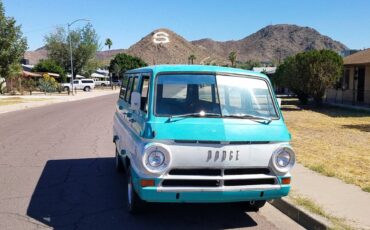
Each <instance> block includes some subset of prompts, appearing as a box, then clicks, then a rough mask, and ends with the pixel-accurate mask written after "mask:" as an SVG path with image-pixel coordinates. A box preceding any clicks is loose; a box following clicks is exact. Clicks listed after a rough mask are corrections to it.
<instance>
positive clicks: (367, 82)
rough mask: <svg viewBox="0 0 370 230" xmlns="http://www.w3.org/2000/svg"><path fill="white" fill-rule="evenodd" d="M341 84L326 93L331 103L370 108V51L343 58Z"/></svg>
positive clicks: (366, 50) (327, 99)
mask: <svg viewBox="0 0 370 230" xmlns="http://www.w3.org/2000/svg"><path fill="white" fill-rule="evenodd" d="M343 64H344V71H343V77H342V79H341V82H340V84H338V85H337V87H336V88H331V89H328V90H327V91H326V101H327V102H330V103H340V104H352V105H360V106H370V49H365V50H362V51H359V52H357V53H354V54H351V55H349V56H347V57H344V58H343Z"/></svg>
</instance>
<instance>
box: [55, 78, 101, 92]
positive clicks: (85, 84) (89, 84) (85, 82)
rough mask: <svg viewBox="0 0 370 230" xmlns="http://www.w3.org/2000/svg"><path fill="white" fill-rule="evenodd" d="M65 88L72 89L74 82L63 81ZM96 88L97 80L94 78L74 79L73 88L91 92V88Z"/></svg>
mask: <svg viewBox="0 0 370 230" xmlns="http://www.w3.org/2000/svg"><path fill="white" fill-rule="evenodd" d="M61 86H62V88H63V90H71V89H72V84H71V83H62V84H61ZM94 88H95V82H94V80H93V79H79V80H73V89H78V90H83V91H86V92H89V91H90V90H92V89H94Z"/></svg>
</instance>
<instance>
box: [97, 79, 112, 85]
mask: <svg viewBox="0 0 370 230" xmlns="http://www.w3.org/2000/svg"><path fill="white" fill-rule="evenodd" d="M108 85H110V81H104V80H95V86H108Z"/></svg>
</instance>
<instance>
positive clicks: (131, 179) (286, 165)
mask: <svg viewBox="0 0 370 230" xmlns="http://www.w3.org/2000/svg"><path fill="white" fill-rule="evenodd" d="M290 140H291V135H290V133H289V131H288V129H287V127H286V125H285V123H284V119H283V116H282V113H281V110H280V101H279V100H277V98H276V97H275V95H274V93H273V89H272V86H271V83H270V81H269V79H268V77H267V76H266V75H264V74H262V73H257V72H253V71H246V70H242V69H235V68H225V67H218V66H201V65H158V66H152V67H151V66H149V67H143V68H140V69H134V70H129V71H127V72H126V73H125V75H124V78H123V80H122V86H121V91H120V95H119V98H118V101H117V104H116V112H115V115H114V121H113V142H114V143H115V145H116V152H115V157H116V158H115V159H116V161H115V166H116V169H117V171H122V170H123V171H125V172H126V176H127V180H126V189H127V192H126V199H127V204H128V211H129V212H131V213H135V212H137V211H140V210H142V209H144V208H143V207H145V204H146V203H147V202H173V203H199V202H200V203H217V202H244V203H243V204H244V205H246V206H247V207H248V209H251V210H255V211H257V210H258V209H259V208H261V207H262V206H263V205H264V204H265V203H266V201H268V200H271V199H277V198H281V197H283V196H287V195H288V193H289V190H290V187H291V186H290V180H291V174H290V170H291V169H292V167H293V166H294V164H295V153H294V151H293V149H292V147H291V146H290V144H289V142H290Z"/></svg>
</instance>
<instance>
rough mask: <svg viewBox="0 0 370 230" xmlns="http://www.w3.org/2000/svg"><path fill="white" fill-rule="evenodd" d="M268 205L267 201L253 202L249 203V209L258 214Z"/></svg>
mask: <svg viewBox="0 0 370 230" xmlns="http://www.w3.org/2000/svg"><path fill="white" fill-rule="evenodd" d="M265 204H266V201H265V200H253V201H249V202H247V207H248V209H249V210H251V211H254V212H258V211H259V209H260V208H262V207H263V206H264V205H265Z"/></svg>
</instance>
